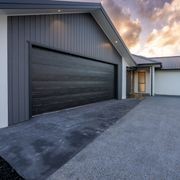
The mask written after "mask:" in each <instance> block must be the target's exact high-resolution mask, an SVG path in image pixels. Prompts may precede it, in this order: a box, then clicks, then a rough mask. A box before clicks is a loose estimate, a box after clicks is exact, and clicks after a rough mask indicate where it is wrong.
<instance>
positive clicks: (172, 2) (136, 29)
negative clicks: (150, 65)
mask: <svg viewBox="0 0 180 180" xmlns="http://www.w3.org/2000/svg"><path fill="white" fill-rule="evenodd" d="M75 1H79V0H75ZM82 1H90V2H100V1H101V2H102V4H103V6H104V8H105V9H106V11H107V13H108V15H109V16H110V18H111V20H112V21H113V23H114V25H115V27H116V28H117V30H118V32H119V33H120V35H121V37H122V39H123V40H124V42H125V44H126V45H127V47H128V48H129V50H130V51H131V53H134V54H138V55H143V56H146V57H157V56H178V55H180V0H82Z"/></svg>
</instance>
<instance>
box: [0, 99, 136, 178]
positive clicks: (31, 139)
mask: <svg viewBox="0 0 180 180" xmlns="http://www.w3.org/2000/svg"><path fill="white" fill-rule="evenodd" d="M138 103H139V101H138V100H134V99H131V100H121V101H118V100H110V101H104V102H100V103H94V104H89V105H86V106H82V107H77V108H74V109H68V110H62V111H60V112H56V113H52V114H44V115H41V116H36V117H34V118H32V120H31V121H28V122H24V123H21V124H19V125H16V126H13V127H9V128H5V129H1V130H0V144H1V146H0V156H2V157H3V158H4V159H5V160H6V161H7V162H8V163H10V165H11V166H12V167H14V168H15V170H16V171H17V172H18V173H19V174H20V175H21V176H22V177H24V178H25V179H45V178H47V177H48V176H49V175H51V174H52V173H53V172H55V171H56V170H57V169H59V168H60V167H61V166H62V165H64V164H65V163H66V162H67V161H68V160H70V159H71V158H72V157H73V156H74V155H75V154H77V153H78V152H79V151H80V150H82V149H83V148H84V147H85V146H86V145H87V144H89V143H90V142H92V141H93V140H94V139H95V138H96V137H97V136H98V135H99V134H101V133H102V132H104V131H105V130H106V129H107V128H108V127H109V126H111V125H112V124H114V123H115V122H116V121H117V120H119V121H120V118H121V117H122V116H124V115H125V114H126V113H127V112H129V111H130V110H131V109H132V108H133V107H135V106H136V105H137V104H138Z"/></svg>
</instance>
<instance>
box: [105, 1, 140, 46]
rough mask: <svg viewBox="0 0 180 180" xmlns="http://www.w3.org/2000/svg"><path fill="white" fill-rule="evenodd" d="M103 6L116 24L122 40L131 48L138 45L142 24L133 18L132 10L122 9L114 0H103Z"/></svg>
mask: <svg viewBox="0 0 180 180" xmlns="http://www.w3.org/2000/svg"><path fill="white" fill-rule="evenodd" d="M103 6H104V7H105V8H106V9H107V12H108V14H109V16H110V17H111V19H112V21H113V22H114V24H115V26H116V28H117V30H118V32H119V33H120V35H121V37H122V39H123V40H124V41H125V43H126V45H127V46H128V47H129V48H132V47H134V46H136V45H137V43H138V42H139V37H140V34H141V30H142V29H141V23H140V21H139V20H138V19H135V20H133V19H132V18H131V14H130V10H129V9H125V8H122V7H121V6H120V5H119V4H118V3H116V2H115V1H113V0H103Z"/></svg>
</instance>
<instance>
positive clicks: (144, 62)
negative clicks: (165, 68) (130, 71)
mask: <svg viewBox="0 0 180 180" xmlns="http://www.w3.org/2000/svg"><path fill="white" fill-rule="evenodd" d="M132 57H133V59H134V61H135V62H136V64H137V65H138V66H141V65H153V64H154V65H156V64H160V62H157V61H154V60H152V59H149V58H146V57H144V56H138V55H135V54H133V55H132Z"/></svg>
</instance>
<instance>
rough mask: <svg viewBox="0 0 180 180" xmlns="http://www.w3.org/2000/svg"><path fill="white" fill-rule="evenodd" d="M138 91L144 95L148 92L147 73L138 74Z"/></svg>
mask: <svg viewBox="0 0 180 180" xmlns="http://www.w3.org/2000/svg"><path fill="white" fill-rule="evenodd" d="M138 91H139V92H140V93H144V92H145V91H146V73H145V72H138Z"/></svg>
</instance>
